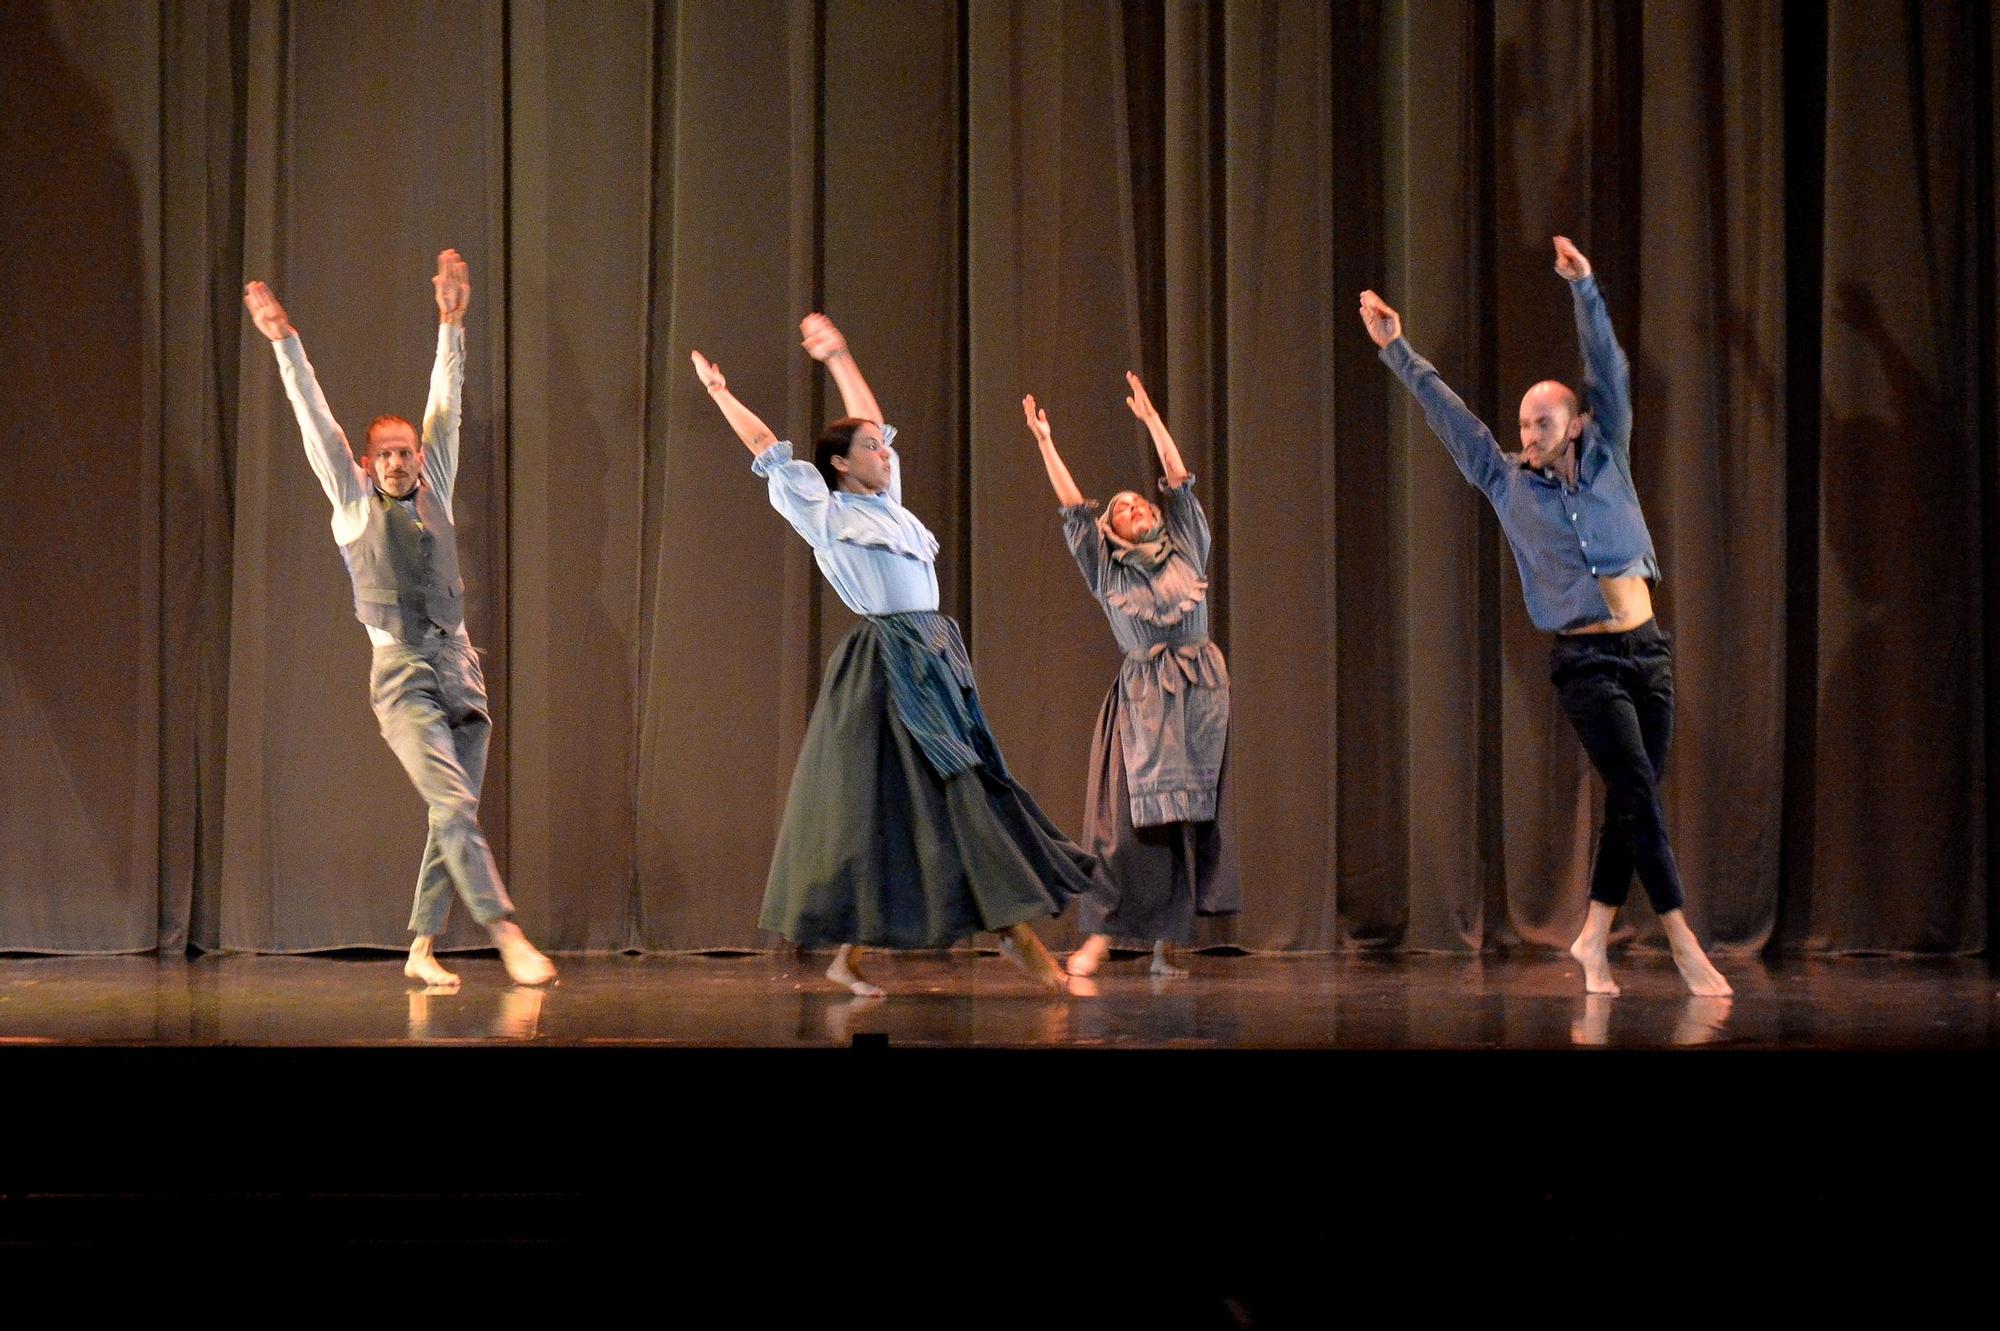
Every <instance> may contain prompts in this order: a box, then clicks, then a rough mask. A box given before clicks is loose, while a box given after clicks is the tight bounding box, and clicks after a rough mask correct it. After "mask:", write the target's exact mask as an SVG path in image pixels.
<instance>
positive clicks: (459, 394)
mask: <svg viewBox="0 0 2000 1331" xmlns="http://www.w3.org/2000/svg"><path fill="white" fill-rule="evenodd" d="M431 287H432V290H433V292H434V293H435V294H436V296H437V307H438V343H437V359H436V360H435V361H433V362H432V363H431V395H430V400H429V401H428V402H426V403H425V404H424V438H423V443H424V480H425V482H426V483H427V484H429V485H430V487H431V488H432V490H433V491H435V492H436V494H437V495H438V497H439V498H440V499H442V500H443V501H444V504H445V508H446V511H447V512H449V511H450V508H451V489H452V484H453V482H454V481H455V480H456V479H457V477H458V435H459V430H458V427H459V422H460V420H461V419H462V418H463V416H464V413H465V399H464V390H465V312H466V310H467V309H468V308H470V306H471V304H472V275H471V270H470V269H469V268H468V267H467V266H466V262H465V260H464V259H462V258H460V257H459V254H458V251H457V250H445V251H443V252H441V253H440V254H439V255H438V270H437V276H435V277H433V278H432V279H431Z"/></svg>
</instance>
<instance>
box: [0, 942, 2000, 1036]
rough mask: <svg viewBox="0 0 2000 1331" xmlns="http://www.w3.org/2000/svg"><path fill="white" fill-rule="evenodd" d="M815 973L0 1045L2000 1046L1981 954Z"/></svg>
mask: <svg viewBox="0 0 2000 1331" xmlns="http://www.w3.org/2000/svg"><path fill="white" fill-rule="evenodd" d="M824 961H825V959H824V958H823V957H820V958H814V957H811V956H803V957H801V956H770V955H758V956H717V957H709V956H679V957H590V958H582V957H571V958H565V959H561V965H562V975H561V978H560V980H559V982H558V983H557V984H555V985H553V986H551V987H550V988H548V989H547V990H545V991H536V990H526V989H520V988H516V987H513V986H510V985H509V984H508V983H507V981H506V977H505V975H504V974H503V973H502V971H501V969H500V965H499V962H498V961H497V960H496V959H495V958H493V957H492V956H491V955H473V956H469V957H464V958H460V959H457V960H456V961H454V962H453V963H452V964H454V965H456V966H457V967H458V968H459V973H460V974H461V976H462V977H463V979H464V983H463V985H462V987H461V988H459V989H458V990H457V991H456V992H442V993H425V992H424V991H423V990H422V989H421V988H420V987H418V986H416V985H413V984H412V983H410V982H409V981H406V980H405V979H404V978H403V976H402V974H401V972H400V965H399V962H398V961H396V960H392V959H386V958H379V957H367V958H357V957H349V956H341V957H267V956H214V957H202V958H198V959H195V960H192V961H182V960H179V959H174V960H167V961H161V960H157V959H155V958H152V957H113V958H21V957H15V958H7V959H0V1044H8V1045H21V1044H58V1045H95V1046H107V1045H114V1046H115V1045H124V1046H134V1045H139V1046H161V1047H201V1046H232V1047H240V1046H271V1047H295V1048H316V1047H355V1046H362V1047H368V1046H376V1047H381V1046H402V1045H426V1044H459V1045H462V1044H467V1043H494V1044H520V1043H530V1044H541V1045H554V1046H578V1047H589V1046H602V1045H624V1046H669V1047H680V1048H692V1049H756V1050H783V1049H807V1048H825V1047H828V1046H846V1045H850V1044H853V1043H854V1042H856V1041H857V1040H858V1041H860V1042H861V1043H863V1044H871V1045H873V1046H875V1047H880V1046H881V1045H883V1044H887V1045H888V1046H891V1047H897V1048H921V1049H1012V1050H1024V1049H1051V1050H1054V1049H1090V1050H1174V1049H1206V1050H1321V1051H1336V1050H1355V1051H1392V1050H1431V1051H1444V1050H1451V1051H1479V1050H1485V1051H1508V1050H1524V1051H1525V1050H1534V1051H1546V1050H1558V1049H1572V1048H1586V1047H1590V1048H1609V1049H1624V1050H1670V1049H1687V1048H1697V1047H1700V1048H1709V1049H1715V1050H1877V1051H1898V1050H1901V1051H1954V1050H1955V1051H1977V1050H1988V1051H1990V1050H1993V1049H1995V1048H2000V1001H1996V986H2000V976H1996V974H1995V970H1994V967H1993V966H1992V965H1991V964H1990V963H1988V962H1986V961H1984V960H1934V961H1917V960H1890V959H1882V958H1853V959H1757V958H1742V957H1733V958H1726V959H1724V961H1723V963H1722V964H1723V969H1724V970H1725V972H1726V973H1727V974H1728V976H1729V977H1730V981H1731V983H1732V984H1733V985H1734V986H1735V988H1736V995H1735V997H1734V998H1733V999H1697V998H1691V997H1689V996H1688V995H1687V994H1686V992H1685V991H1684V990H1683V988H1682V986H1681V985H1680V982H1679V979H1678V977H1677V976H1676V975H1675V974H1674V971H1673V969H1672V966H1671V964H1670V963H1669V962H1668V960H1667V958H1666V957H1665V956H1664V955H1661V954H1644V953H1641V954H1628V955H1625V956H1623V957H1620V958H1617V970H1616V974H1617V975H1618V977H1619V979H1620V982H1621V984H1622V985H1623V987H1624V993H1623V994H1622V995H1620V996H1618V997H1616V998H1604V997H1588V996H1586V995H1584V994H1583V993H1582V992H1581V980H1580V977H1579V975H1578V971H1577V967H1576V966H1575V964H1574V963H1572V962H1571V961H1570V960H1569V959H1568V958H1567V957H1559V956H1554V955H1544V954H1532V955H1528V956H1507V957H1495V956H1486V957H1442V956H1365V955H1364V956H1341V957H1324V956H1321V957H1296V956H1287V957H1253V956H1240V955H1235V956H1230V955H1224V956H1208V955H1197V956H1193V957H1190V958H1188V961H1189V964H1190V968H1191V970H1192V972H1193V973H1192V974H1190V975H1189V976H1187V977H1186V978H1176V979H1167V980H1157V979H1153V978H1151V977H1149V976H1148V975H1146V973H1145V969H1144V959H1143V958H1140V957H1120V958H1119V959H1115V960H1113V961H1111V962H1110V963H1108V964H1107V965H1106V966H1105V968H1104V969H1103V970H1102V971H1101V972H1100V973H1099V975H1098V976H1097V977H1095V979H1094V981H1093V982H1091V983H1090V985H1089V992H1086V993H1084V994H1079V995H1075V996H1072V997H1070V998H1067V999H1052V998H1046V997H1043V996H1041V995H1039V994H1038V993H1036V992H1035V991H1034V990H1033V989H1032V987H1031V986H1029V985H1028V984H1027V983H1026V981H1025V980H1024V979H1023V978H1022V977H1021V976H1020V975H1019V973H1018V972H1016V971H1015V970H1014V969H1013V968H1012V967H1011V966H1010V965H1008V964H1007V963H1005V962H1004V961H1002V960H1001V959H999V958H998V957H996V956H993V955H991V954H976V953H971V952H959V953H950V954H935V953H927V954H919V955H913V956H902V957H897V956H888V955H875V956H871V958H870V962H871V963H872V965H871V974H873V975H874V976H875V977H876V978H877V979H879V980H880V982H881V983H883V984H884V985H885V986H886V987H888V988H889V989H890V990H891V994H890V997H888V998H887V999H880V1000H875V999H854V998H850V997H848V996H847V995H845V994H843V993H840V992H839V991H838V990H836V989H834V988H833V987H832V986H831V985H829V984H827V983H826V982H825V981H824V979H823V978H822V977H821V976H820V973H819V972H820V969H821V967H822V966H823V964H824Z"/></svg>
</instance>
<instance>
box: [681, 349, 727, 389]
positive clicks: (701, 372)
mask: <svg viewBox="0 0 2000 1331" xmlns="http://www.w3.org/2000/svg"><path fill="white" fill-rule="evenodd" d="M688 358H689V359H690V360H692V361H693V362H694V372H695V375H696V377H697V378H699V379H700V380H701V386H702V387H703V388H706V389H707V390H708V391H709V392H710V393H720V392H722V391H723V390H724V389H726V388H728V387H729V381H728V380H727V379H724V378H723V377H722V367H721V366H720V365H717V364H716V363H715V362H714V361H712V360H710V359H709V358H708V357H706V356H704V355H702V354H701V353H700V352H699V351H690V352H688Z"/></svg>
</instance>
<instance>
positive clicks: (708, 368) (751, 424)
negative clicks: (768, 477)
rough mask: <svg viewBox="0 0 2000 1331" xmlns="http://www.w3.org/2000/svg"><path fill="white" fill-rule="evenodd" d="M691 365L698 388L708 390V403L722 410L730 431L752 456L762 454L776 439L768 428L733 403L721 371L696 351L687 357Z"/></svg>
mask: <svg viewBox="0 0 2000 1331" xmlns="http://www.w3.org/2000/svg"><path fill="white" fill-rule="evenodd" d="M688 355H689V357H690V359H692V360H693V361H694V372H695V374H696V375H698V376H699V377H700V379H701V386H702V387H703V388H706V389H707V390H708V396H709V398H710V400H711V401H713V402H714V403H715V405H716V406H717V407H718V408H719V409H720V410H721V412H722V416H723V419H724V420H727V421H728V422H729V428H730V429H732V430H734V431H736V437H737V438H738V439H741V440H742V441H743V446H744V447H745V448H747V449H749V450H750V451H751V452H752V453H758V454H761V453H763V451H764V450H765V449H767V448H769V447H770V446H771V445H772V444H775V443H777V442H778V436H777V435H775V434H772V433H771V427H770V426H768V425H766V424H764V422H763V421H761V420H759V419H758V418H757V413H756V412H754V411H752V410H750V408H748V407H746V406H744V405H743V404H742V403H741V402H738V401H737V400H736V394H734V393H732V392H730V391H729V381H728V380H727V379H724V378H723V377H722V367H721V366H720V365H717V364H716V363H715V362H714V361H712V360H710V359H709V358H708V357H706V356H704V355H702V354H701V353H700V352H699V351H691V352H689V353H688Z"/></svg>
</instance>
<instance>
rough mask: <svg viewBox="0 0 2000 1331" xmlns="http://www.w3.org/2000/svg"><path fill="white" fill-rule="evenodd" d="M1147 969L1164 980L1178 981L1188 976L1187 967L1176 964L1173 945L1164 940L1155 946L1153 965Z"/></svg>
mask: <svg viewBox="0 0 2000 1331" xmlns="http://www.w3.org/2000/svg"><path fill="white" fill-rule="evenodd" d="M1147 969H1148V970H1150V971H1151V972H1152V973H1153V974H1155V975H1157V976H1159V977H1160V978H1161V979H1163V980H1177V979H1179V978H1180V977H1181V976H1183V975H1186V974H1187V967H1185V966H1176V965H1175V964H1174V949H1173V945H1172V944H1171V943H1169V942H1167V940H1166V939H1164V938H1162V939H1160V940H1159V941H1158V942H1156V943H1154V944H1153V964H1152V965H1151V966H1149V967H1147Z"/></svg>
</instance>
